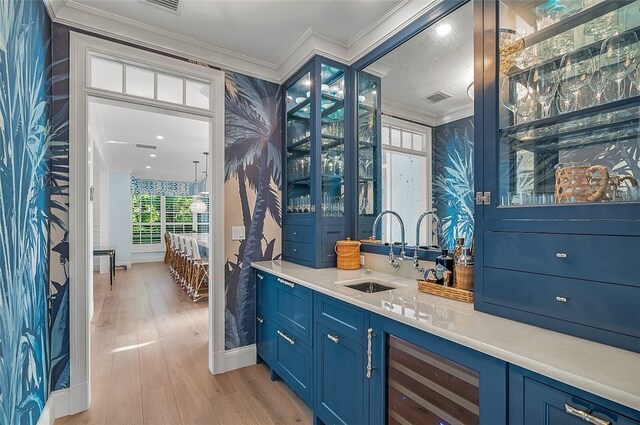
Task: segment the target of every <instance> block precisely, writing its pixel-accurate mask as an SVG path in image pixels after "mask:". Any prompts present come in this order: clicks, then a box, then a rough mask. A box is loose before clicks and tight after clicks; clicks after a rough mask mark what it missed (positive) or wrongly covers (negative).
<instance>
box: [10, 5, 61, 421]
mask: <svg viewBox="0 0 640 425" xmlns="http://www.w3.org/2000/svg"><path fill="white" fill-rule="evenodd" d="M50 25H51V23H50V21H49V18H48V15H47V12H46V10H45V7H44V4H43V3H42V2H41V1H26V0H25V1H23V0H0V423H2V424H8V425H12V424H35V423H37V422H38V418H39V417H40V414H41V412H42V409H43V408H44V404H45V402H46V399H47V397H48V394H49V386H48V385H49V331H48V325H47V320H48V318H47V305H46V300H47V295H48V294H47V292H48V285H47V282H48V277H49V264H48V261H47V259H48V256H49V255H48V251H49V239H48V235H49V195H48V193H47V187H48V176H49V165H48V157H47V156H48V154H49V151H48V148H49V145H50V142H51V137H52V132H51V124H50V121H49V108H48V98H47V97H48V95H49V93H50V88H51V81H50V78H49V76H50V63H49V62H50V49H49V40H50V36H51V34H50Z"/></svg>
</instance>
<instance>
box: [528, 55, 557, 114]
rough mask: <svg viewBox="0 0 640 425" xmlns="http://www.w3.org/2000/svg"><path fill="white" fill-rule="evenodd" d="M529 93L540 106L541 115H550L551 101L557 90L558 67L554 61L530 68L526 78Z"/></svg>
mask: <svg viewBox="0 0 640 425" xmlns="http://www.w3.org/2000/svg"><path fill="white" fill-rule="evenodd" d="M527 83H528V85H529V95H530V96H531V97H532V98H533V100H535V101H536V102H538V103H539V104H540V106H542V117H543V118H546V117H548V116H549V115H550V109H551V103H552V100H553V97H554V96H555V95H556V92H557V90H558V84H559V79H558V69H557V67H556V64H555V62H549V63H545V64H542V65H540V66H537V67H535V68H532V69H531V70H530V71H529V78H528V80H527Z"/></svg>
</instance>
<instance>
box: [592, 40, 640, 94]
mask: <svg viewBox="0 0 640 425" xmlns="http://www.w3.org/2000/svg"><path fill="white" fill-rule="evenodd" d="M638 54H639V50H638V36H637V35H636V33H635V32H634V31H630V32H625V33H622V34H619V35H614V36H613V37H609V38H607V39H606V40H604V42H603V43H602V48H601V54H600V65H601V68H600V71H601V72H602V73H603V74H604V76H605V77H606V78H607V79H609V80H610V81H615V82H616V84H617V85H618V95H617V98H618V99H622V98H623V97H624V90H623V88H624V87H623V86H622V81H623V80H624V79H625V78H626V77H627V76H628V75H629V74H630V73H631V72H632V71H633V70H634V69H635V68H636V67H637V66H638Z"/></svg>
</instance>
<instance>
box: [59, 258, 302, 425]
mask: <svg viewBox="0 0 640 425" xmlns="http://www.w3.org/2000/svg"><path fill="white" fill-rule="evenodd" d="M94 298H95V300H96V303H95V315H94V318H93V321H92V326H91V328H92V341H91V356H92V358H91V374H92V402H91V408H90V409H89V410H87V411H86V412H82V413H79V414H76V415H74V416H67V417H64V418H60V419H58V420H56V422H55V425H81V424H95V425H109V424H123V425H125V424H126V425H136V424H149V425H161V424H184V425H192V424H211V425H216V424H233V425H235V424H260V425H262V424H291V423H306V424H310V423H311V422H312V420H311V412H310V410H309V409H308V408H307V407H306V406H305V405H304V403H302V401H301V400H300V399H299V398H298V397H297V396H296V395H295V394H294V393H293V392H292V391H291V390H290V389H289V388H288V387H287V386H286V385H285V384H284V383H283V382H281V381H275V382H271V381H270V380H269V373H268V369H267V368H266V366H264V365H263V364H262V365H254V366H249V367H246V368H243V369H239V370H235V371H232V372H229V373H225V374H223V375H216V376H213V375H211V373H210V372H209V370H208V367H207V302H206V300H202V301H200V302H198V303H193V302H192V301H190V300H189V299H188V298H187V297H186V295H185V293H184V292H183V291H182V289H180V287H179V286H178V285H176V284H175V283H174V282H173V280H172V279H171V277H170V276H169V270H168V267H167V266H166V265H165V264H163V263H148V264H136V265H134V267H133V268H132V269H130V270H128V271H121V270H118V272H117V280H116V281H115V282H114V287H113V291H109V279H108V275H106V274H103V275H98V274H96V275H94Z"/></svg>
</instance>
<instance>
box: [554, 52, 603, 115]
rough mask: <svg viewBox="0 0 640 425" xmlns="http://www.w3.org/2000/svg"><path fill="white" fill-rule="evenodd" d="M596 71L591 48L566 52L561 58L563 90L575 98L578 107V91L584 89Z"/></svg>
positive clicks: (575, 107)
mask: <svg viewBox="0 0 640 425" xmlns="http://www.w3.org/2000/svg"><path fill="white" fill-rule="evenodd" d="M594 72H595V63H594V62H593V56H592V54H591V49H589V48H585V49H578V50H574V51H572V52H569V53H566V54H565V55H564V56H562V59H561V60H560V86H561V88H562V91H563V92H564V93H565V94H567V95H568V96H569V97H570V98H573V100H574V103H575V106H574V110H575V109H577V103H578V96H577V95H578V92H579V91H580V90H582V88H583V87H585V86H586V85H587V84H589V81H591V78H592V77H593V73H594Z"/></svg>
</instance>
